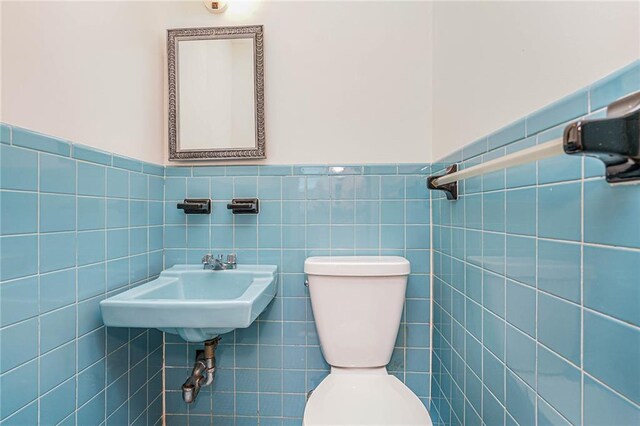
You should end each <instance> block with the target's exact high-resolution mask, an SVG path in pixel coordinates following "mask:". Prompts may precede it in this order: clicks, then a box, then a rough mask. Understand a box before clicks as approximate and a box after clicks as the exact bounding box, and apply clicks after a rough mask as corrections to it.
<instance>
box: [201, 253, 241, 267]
mask: <svg viewBox="0 0 640 426" xmlns="http://www.w3.org/2000/svg"><path fill="white" fill-rule="evenodd" d="M222 259H223V256H222V255H219V256H218V257H215V256H213V255H212V254H205V255H204V256H203V257H202V265H203V267H204V269H211V270H212V271H224V270H227V269H236V268H237V267H238V264H237V262H236V255H235V254H233V253H232V254H228V255H227V261H226V262H225V261H224V260H222Z"/></svg>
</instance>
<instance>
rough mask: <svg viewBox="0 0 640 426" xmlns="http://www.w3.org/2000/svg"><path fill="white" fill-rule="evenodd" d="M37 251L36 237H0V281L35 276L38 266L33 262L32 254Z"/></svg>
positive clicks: (33, 256)
mask: <svg viewBox="0 0 640 426" xmlns="http://www.w3.org/2000/svg"><path fill="white" fill-rule="evenodd" d="M37 250H38V237H37V236H36V235H25V236H16V237H0V252H1V253H2V256H0V280H2V281H5V280H10V279H13V278H19V277H24V276H27V275H33V274H35V273H36V272H37V268H38V264H37V262H35V261H34V258H35V255H34V253H36V251H37Z"/></svg>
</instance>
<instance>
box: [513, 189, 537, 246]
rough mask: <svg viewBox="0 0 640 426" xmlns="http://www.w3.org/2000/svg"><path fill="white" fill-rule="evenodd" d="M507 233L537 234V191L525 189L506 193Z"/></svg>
mask: <svg viewBox="0 0 640 426" xmlns="http://www.w3.org/2000/svg"><path fill="white" fill-rule="evenodd" d="M506 203H507V208H506V217H507V220H506V222H507V225H506V226H507V227H506V229H507V232H508V233H510V234H522V235H535V234H536V189H535V188H524V189H518V190H511V191H507V192H506Z"/></svg>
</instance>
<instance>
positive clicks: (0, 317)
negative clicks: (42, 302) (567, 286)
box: [0, 277, 39, 327]
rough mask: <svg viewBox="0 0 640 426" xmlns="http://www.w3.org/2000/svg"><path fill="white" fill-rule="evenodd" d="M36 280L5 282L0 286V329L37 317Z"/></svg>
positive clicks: (26, 279) (30, 278) (34, 278)
mask: <svg viewBox="0 0 640 426" xmlns="http://www.w3.org/2000/svg"><path fill="white" fill-rule="evenodd" d="M34 294H38V278H37V277H29V278H23V279H19V280H15V281H10V282H5V283H3V284H2V285H1V286H0V327H4V326H6V325H9V324H13V323H16V322H18V321H22V320H25V319H27V318H31V317H34V316H36V315H38V312H39V307H38V299H37V298H36V297H34Z"/></svg>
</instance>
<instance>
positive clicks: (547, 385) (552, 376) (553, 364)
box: [538, 346, 582, 424]
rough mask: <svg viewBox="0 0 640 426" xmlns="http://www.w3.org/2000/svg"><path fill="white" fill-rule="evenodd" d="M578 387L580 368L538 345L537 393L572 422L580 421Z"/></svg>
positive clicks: (579, 383)
mask: <svg viewBox="0 0 640 426" xmlns="http://www.w3.org/2000/svg"><path fill="white" fill-rule="evenodd" d="M580 388H581V373H580V370H578V369H577V368H576V367H574V366H572V365H571V364H569V363H568V362H566V361H564V360H563V359H562V358H560V357H558V356H557V355H555V354H554V353H553V352H551V351H549V350H547V349H545V348H544V347H542V346H538V393H539V394H540V396H542V397H543V398H544V399H545V400H546V401H547V402H549V403H550V404H551V405H552V406H553V407H554V408H555V409H556V410H558V411H559V412H560V413H561V414H562V415H563V416H564V417H566V418H567V419H569V420H570V421H571V423H572V424H580V421H581V413H580V412H581V401H582V398H581V389H580Z"/></svg>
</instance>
